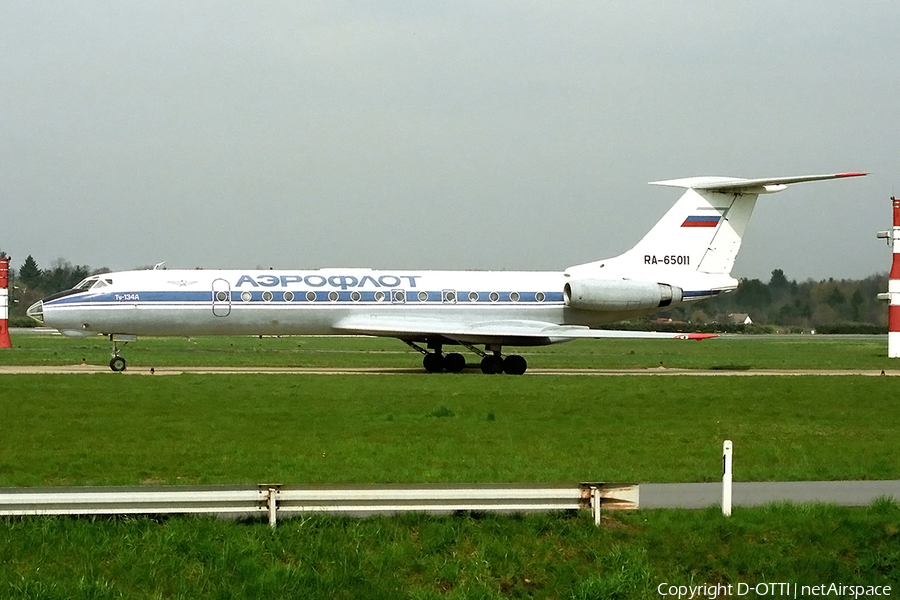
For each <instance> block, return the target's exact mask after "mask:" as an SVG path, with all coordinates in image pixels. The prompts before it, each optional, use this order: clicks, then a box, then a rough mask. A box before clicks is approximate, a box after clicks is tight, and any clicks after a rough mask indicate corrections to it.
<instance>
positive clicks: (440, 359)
mask: <svg viewBox="0 0 900 600" xmlns="http://www.w3.org/2000/svg"><path fill="white" fill-rule="evenodd" d="M422 366H423V367H425V370H426V371H428V372H429V373H440V372H441V371H443V370H444V355H443V354H441V353H440V352H429V353H428V354H426V355H425V358H423V359H422Z"/></svg>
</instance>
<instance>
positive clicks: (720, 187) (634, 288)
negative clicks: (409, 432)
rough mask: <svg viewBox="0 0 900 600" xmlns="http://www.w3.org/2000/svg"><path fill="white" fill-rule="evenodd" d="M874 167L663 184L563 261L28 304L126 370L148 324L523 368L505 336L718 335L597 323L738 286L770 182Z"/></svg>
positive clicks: (162, 273)
mask: <svg viewBox="0 0 900 600" xmlns="http://www.w3.org/2000/svg"><path fill="white" fill-rule="evenodd" d="M862 175H865V173H835V174H829V175H807V176H801V177H778V178H772V179H736V178H729V177H692V178H687V179H675V180H669V181H657V182H653V185H665V186H673V187H680V188H685V189H686V191H685V192H684V195H682V196H681V198H680V199H679V200H678V201H677V202H676V203H675V205H674V206H673V207H672V208H671V209H669V211H668V212H667V213H666V214H665V215H664V216H663V217H662V219H660V220H659V222H657V223H656V225H655V226H654V227H653V228H652V229H651V230H650V232H649V233H647V235H645V236H644V238H643V239H641V241H640V242H638V243H637V245H635V246H634V247H633V248H632V249H631V250H628V251H627V252H625V253H624V254H621V255H619V256H616V257H614V258H610V259H606V260H598V261H594V262H589V263H585V264H580V265H576V266H573V267H569V268H568V269H566V270H565V271H562V272H538V271H520V272H515V271H407V270H398V271H375V270H372V269H317V270H309V271H302V270H301V271H293V270H292V271H274V270H270V271H254V270H227V271H225V270H190V271H188V270H163V269H154V270H143V271H124V272H118V273H104V274H101V275H94V276H91V277H88V278H87V279H85V280H84V281H82V282H81V283H79V284H78V285H76V286H75V287H74V288H73V289H71V290H66V291H64V292H60V293H58V294H54V295H52V296H49V297H47V298H44V299H43V300H41V301H39V302H37V303H35V304H33V305H32V306H31V307H29V309H28V315H29V316H31V317H32V318H34V319H36V320H37V321H39V322H41V323H43V324H45V325H46V326H49V327H53V328H56V329H58V330H59V331H60V332H61V333H63V334H64V335H68V336H87V335H96V334H105V335H108V336H109V338H110V341H111V342H112V359H111V360H110V362H109V366H110V368H111V369H112V370H113V371H122V370H124V369H125V359H124V358H123V357H122V356H120V355H119V344H120V343H122V344H124V343H127V342H130V341H134V340H136V339H137V336H139V335H150V336H194V335H243V334H249V335H257V334H258V335H348V334H350V335H354V334H355V335H372V336H385V337H394V338H398V339H400V340H402V341H404V342H406V343H407V344H409V345H410V346H411V347H413V348H415V349H416V350H418V351H419V352H421V353H422V354H424V360H423V365H424V367H425V369H426V370H427V371H430V372H440V371H449V372H457V371H461V370H462V369H464V368H465V367H466V359H465V357H464V356H463V355H462V354H459V353H457V352H453V353H448V354H445V353H444V350H443V349H444V346H463V347H465V348H468V349H469V350H471V351H472V352H474V353H476V354H478V355H479V356H481V359H482V360H481V370H482V371H483V372H484V373H503V372H505V373H510V374H517V375H519V374H522V373H524V372H525V369H526V367H527V364H526V362H525V359H524V358H522V357H521V356H519V355H516V354H509V355H505V356H504V355H503V347H504V346H540V345H545V344H553V343H557V342H565V341H569V340H573V339H577V338H610V337H626V338H677V339H703V338H705V337H715V336H711V335H705V334H693V333H687V334H675V333H662V332H641V331H616V330H609V329H599V327H601V326H603V325H606V324H608V323H613V322H616V321H622V320H626V319H631V318H634V317H638V316H641V315H646V314H649V313H653V312H655V311H659V310H664V309H667V308H671V307H675V306H678V305H681V304H686V303H690V302H696V301H698V300H702V299H704V298H712V297H714V296H717V295H719V294H722V293H724V292H730V291H732V290H734V289H736V288H737V286H738V281H737V280H736V279H734V278H733V277H732V276H731V275H730V273H731V269H732V266H733V265H734V260H735V257H736V256H737V253H738V250H739V249H740V245H741V238H742V236H743V234H744V230H745V229H746V227H747V222H748V221H749V219H750V214H751V212H752V211H753V207H754V205H755V204H756V199H757V196H758V195H759V194H769V193H773V192H778V191H781V190H783V189H785V187H786V186H787V185H788V184H792V183H802V182H807V181H820V180H825V179H841V178H848V177H857V176H862ZM481 347H483V348H484V350H482V349H481Z"/></svg>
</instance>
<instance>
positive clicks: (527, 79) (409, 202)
mask: <svg viewBox="0 0 900 600" xmlns="http://www.w3.org/2000/svg"><path fill="white" fill-rule="evenodd" d="M898 25H900V2H897V1H896V0H881V1H874V0H873V1H865V2H845V1H842V0H816V1H811V0H810V1H807V0H798V1H791V2H784V1H783V0H778V1H769V0H762V1H759V0H757V1H753V2H737V3H735V2H728V3H720V2H699V1H696V2H695V1H687V2H669V1H663V0H659V1H629V2H611V1H610V2H603V1H594V2H522V1H519V0H515V1H513V0H510V1H505V2H500V1H498V2H485V1H483V0H482V1H478V2H464V1H461V2H435V1H429V2H422V3H413V2H400V1H396V2H395V1H389V0H382V1H381V2H374V3H363V2H338V1H331V0H329V1H322V2H302V1H301V2H220V1H215V2H214V1H209V2H191V1H187V2H118V1H109V2H102V1H94V0H86V1H80V2H70V1H66V2H32V1H30V0H28V1H22V2H15V1H6V2H4V3H3V4H2V6H0V203H2V214H0V224H2V225H0V249H2V250H4V251H6V252H7V253H9V254H11V255H12V256H13V266H14V267H19V266H20V265H21V264H22V261H23V260H24V258H25V256H26V255H28V254H32V255H33V256H34V257H35V259H36V260H37V261H38V263H39V264H40V265H41V266H48V265H49V264H50V262H51V261H53V260H54V259H56V258H60V257H62V258H65V259H67V260H70V261H72V262H73V263H76V264H88V265H90V266H92V267H94V268H97V267H104V266H105V267H110V268H112V269H113V270H119V269H126V268H132V267H135V266H139V265H148V264H153V263H156V262H159V261H168V265H169V267H170V268H173V267H187V268H193V267H206V268H213V267H227V268H239V267H262V266H264V267H268V266H274V267H276V268H316V267H324V266H368V267H373V268H422V269H445V268H446V269H457V268H459V269H508V270H512V269H540V270H544V269H554V270H555V269H563V268H565V267H567V266H569V265H572V264H577V263H582V262H587V261H590V260H594V259H599V258H605V257H609V256H613V255H616V254H618V253H620V252H622V251H624V250H626V249H627V248H629V247H630V246H631V245H632V244H634V243H635V242H636V241H637V240H638V239H639V238H640V237H641V236H642V235H643V234H644V233H645V232H646V231H647V230H648V229H649V228H650V226H651V225H652V224H653V223H655V222H656V220H657V219H658V218H659V217H660V216H661V215H662V214H663V213H664V212H665V211H666V210H667V208H668V207H669V206H670V205H671V204H672V203H673V202H675V200H677V198H678V196H679V195H680V193H681V192H680V190H677V189H671V188H660V187H655V186H648V185H646V182H648V181H653V180H659V179H670V178H677V177H688V176H694V175H726V176H736V177H769V176H786V175H801V174H817V173H827V172H836V171H871V172H872V173H873V174H872V175H870V176H869V177H867V178H865V179H862V180H860V179H856V180H843V181H836V182H826V183H810V184H803V185H798V186H792V187H791V188H789V189H788V190H787V191H785V192H782V193H780V194H777V195H773V196H763V197H761V198H760V201H759V203H758V204H757V208H756V211H755V213H754V218H753V220H752V221H751V223H750V226H749V229H748V232H747V235H746V236H745V243H744V245H743V248H742V251H741V254H740V256H739V257H738V261H737V264H736V266H735V270H734V272H733V274H734V275H735V276H738V277H760V278H764V279H768V276H769V273H770V272H771V271H772V269H774V268H782V269H784V270H785V273H786V274H787V276H788V277H789V278H791V279H795V278H796V279H800V280H803V279H806V278H809V277H812V278H816V279H819V278H826V277H835V278H858V277H864V276H867V275H870V274H872V273H875V272H879V271H886V270H887V269H888V268H889V264H890V249H889V248H888V247H887V246H886V245H885V244H884V243H883V242H882V241H878V240H876V239H875V237H874V235H875V231H876V230H878V229H888V228H889V227H890V225H891V207H890V201H889V197H890V196H891V194H892V193H894V194H900V160H898V157H900V153H898V149H900V108H898V107H900V49H898V48H900V37H898V34H900V30H898Z"/></svg>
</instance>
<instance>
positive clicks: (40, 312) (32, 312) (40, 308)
mask: <svg viewBox="0 0 900 600" xmlns="http://www.w3.org/2000/svg"><path fill="white" fill-rule="evenodd" d="M25 314H26V315H28V316H29V317H31V318H32V319H34V320H35V321H37V322H38V323H40V324H41V325H43V324H44V301H43V300H38V301H37V302H35V303H34V304H32V305H31V306H29V307H28V310H27V311H26V312H25Z"/></svg>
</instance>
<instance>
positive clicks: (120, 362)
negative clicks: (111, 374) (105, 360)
mask: <svg viewBox="0 0 900 600" xmlns="http://www.w3.org/2000/svg"><path fill="white" fill-rule="evenodd" d="M135 340H137V336H136V335H127V334H121V333H113V334H110V336H109V341H110V342H112V358H111V359H110V360H109V368H110V369H112V370H113V371H115V372H117V373H118V372H120V371H124V370H125V367H126V363H125V359H124V358H122V357H121V356H119V342H121V343H122V346H125V345H126V344H127V343H128V342H133V341H135Z"/></svg>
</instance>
